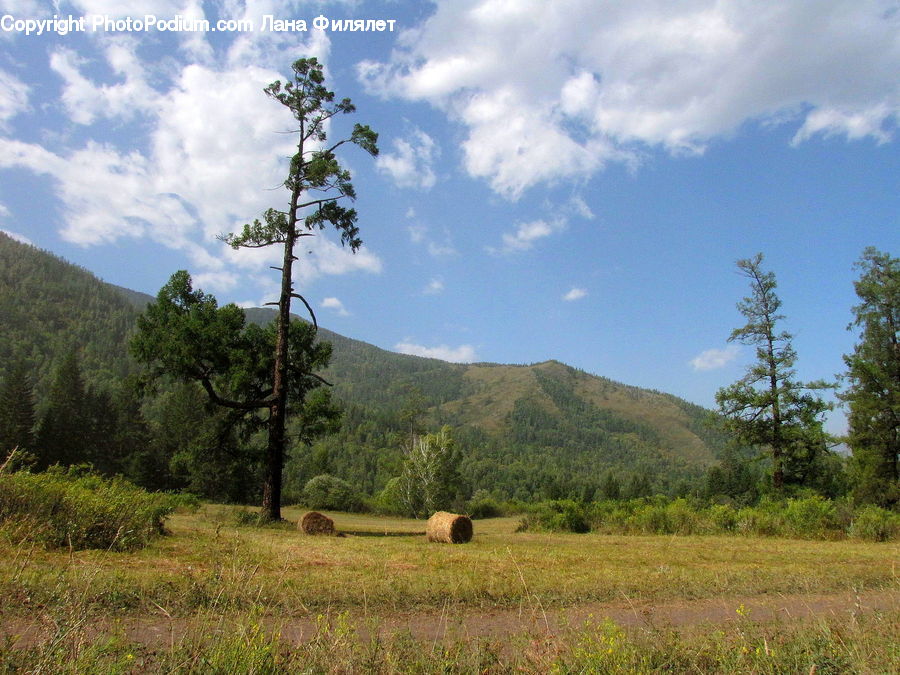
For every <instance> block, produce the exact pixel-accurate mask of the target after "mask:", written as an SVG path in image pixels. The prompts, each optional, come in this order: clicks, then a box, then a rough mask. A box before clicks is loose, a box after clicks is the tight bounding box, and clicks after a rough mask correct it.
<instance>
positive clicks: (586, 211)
mask: <svg viewBox="0 0 900 675" xmlns="http://www.w3.org/2000/svg"><path fill="white" fill-rule="evenodd" d="M569 210H570V211H571V212H572V213H574V214H575V215H578V216H581V217H582V218H584V219H585V220H593V219H594V217H595V216H594V212H593V211H591V207H590V206H588V205H587V202H586V201H584V199H583V198H582V197H581V196H580V195H575V196H573V197H572V198H571V199H570V200H569Z"/></svg>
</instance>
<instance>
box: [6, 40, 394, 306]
mask: <svg viewBox="0 0 900 675" xmlns="http://www.w3.org/2000/svg"><path fill="white" fill-rule="evenodd" d="M319 32H321V31H319ZM317 39H318V40H320V41H321V39H322V38H317ZM130 40H131V39H130V38H124V39H104V40H100V41H98V42H97V43H96V44H98V46H99V47H100V48H101V49H102V51H101V52H100V55H101V58H102V59H105V61H106V64H107V65H108V67H109V70H110V71H111V72H112V73H113V74H114V76H115V77H116V78H117V80H116V81H115V82H113V83H112V84H110V83H101V82H99V81H95V80H93V79H91V78H90V77H88V76H86V75H85V73H87V72H89V71H88V70H87V69H86V64H85V62H84V61H83V60H82V58H81V57H79V56H77V55H75V53H73V52H70V51H67V50H64V49H59V50H57V51H55V52H53V53H52V54H51V56H50V59H51V66H52V67H53V68H54V69H55V70H56V72H57V73H59V74H60V75H61V76H62V79H63V85H62V92H63V94H62V99H63V103H64V106H65V110H66V112H67V113H68V114H69V116H70V117H71V119H72V121H73V122H76V123H78V124H85V125H86V124H90V123H93V122H95V121H97V120H106V119H108V120H111V121H114V122H119V121H127V120H129V119H130V118H131V117H133V116H134V115H135V114H136V113H139V114H141V115H143V116H144V117H145V124H143V125H142V126H143V127H144V128H146V129H148V136H147V137H146V138H139V139H137V142H136V143H135V147H142V146H143V147H145V148H146V149H142V150H125V149H122V148H121V147H119V146H114V145H110V144H108V143H99V142H96V141H93V140H87V141H84V142H83V143H82V144H81V145H80V147H66V146H65V144H57V145H55V146H53V149H52V150H51V149H48V148H49V147H50V146H47V147H44V146H42V145H40V144H37V143H24V142H21V141H16V140H11V139H6V138H2V137H0V167H20V168H25V169H28V170H30V171H32V172H34V173H36V174H40V175H46V176H49V177H51V178H52V179H53V181H54V184H55V191H56V194H57V197H58V198H59V200H60V202H61V208H60V213H61V214H63V223H62V228H61V234H62V236H63V238H64V239H66V240H68V241H71V242H73V243H76V244H79V245H82V246H91V245H96V244H103V243H109V242H113V241H116V240H119V239H122V238H134V239H141V238H147V239H151V240H154V241H156V242H158V243H161V244H163V245H165V246H167V247H170V248H173V249H177V250H181V251H184V252H185V254H186V255H187V256H188V258H189V259H190V261H191V262H192V264H193V265H195V266H196V267H197V269H196V270H195V275H196V276H197V277H198V278H199V279H201V280H202V281H203V282H204V283H205V284H207V285H209V286H211V287H213V288H216V289H218V290H231V289H234V288H236V287H238V286H239V285H241V287H242V288H245V287H246V286H247V285H248V283H250V284H253V285H256V286H257V287H258V291H259V292H260V295H261V298H264V299H271V298H270V297H268V296H271V295H272V294H273V292H274V291H276V288H275V282H274V281H273V278H274V277H273V276H272V275H271V274H270V273H269V270H268V266H269V265H278V264H279V260H280V257H281V254H280V253H279V252H278V251H277V247H271V248H270V249H260V250H240V251H234V250H232V249H230V248H228V247H226V246H224V245H223V244H221V243H219V242H216V240H215V235H217V234H220V233H227V232H229V231H238V230H240V228H241V227H242V225H243V223H246V222H248V221H251V220H252V219H254V218H257V217H259V216H260V215H261V214H262V212H263V211H264V210H265V209H266V208H268V207H271V206H275V207H277V206H278V205H279V201H282V202H285V203H286V202H287V199H288V197H287V195H286V192H284V191H282V192H273V190H272V187H273V186H277V185H280V184H281V183H282V181H283V180H284V173H285V162H284V158H285V157H286V156H290V154H291V153H292V152H293V142H294V141H293V139H292V138H291V137H290V135H288V134H284V133H281V132H283V131H284V130H286V129H290V128H292V126H293V120H292V117H291V115H290V113H289V111H287V109H286V108H284V107H283V106H281V105H279V104H277V103H276V102H274V101H272V100H270V99H269V98H268V97H266V95H265V94H264V93H263V91H262V89H263V87H264V86H265V85H267V84H268V83H269V82H271V81H273V80H275V79H279V78H280V79H284V78H283V76H281V75H280V73H279V72H277V71H275V70H271V69H267V68H263V67H260V66H257V65H243V64H240V63H229V64H227V65H225V66H224V67H223V66H218V67H214V66H210V65H204V64H200V63H194V64H188V65H181V66H179V65H177V64H176V63H175V62H174V61H171V62H167V63H168V65H167V66H166V67H167V68H168V71H167V75H166V78H161V77H160V76H159V74H158V73H157V74H155V75H154V77H150V75H149V74H147V73H145V72H144V69H143V66H142V65H141V64H140V62H139V61H138V60H137V59H136V57H135V55H134V54H135V49H134V44H133V43H132V42H131V41H130ZM292 40H293V41H294V43H297V44H299V45H300V47H302V46H303V44H302V42H301V43H298V41H297V39H296V36H293V37H292ZM325 40H326V41H327V38H325ZM314 42H315V41H314V40H312V38H311V42H310V44H313V43H314ZM296 48H297V47H296V45H295V46H294V47H292V49H296ZM279 60H283V55H282V56H281V57H279ZM151 80H152V81H153V82H154V83H155V87H156V88H152V87H150V85H149V84H148V82H149V81H151ZM4 91H6V93H0V110H2V109H3V108H2V105H3V103H2V102H3V101H4V100H7V98H4V97H9V93H8V91H7V90H5V89H3V88H0V92H4ZM10 100H11V99H10ZM23 105H24V103H21V102H20V103H16V104H15V105H14V106H13V108H21V107H22V106H23ZM10 109H12V108H10ZM0 124H2V119H0ZM297 255H298V257H300V259H301V260H300V261H299V262H298V264H297V267H296V269H297V274H296V277H295V278H296V279H297V280H298V282H308V281H309V280H311V279H313V278H316V277H319V276H322V275H336V274H346V273H349V272H355V271H364V272H369V273H378V272H380V271H381V267H382V263H381V260H380V259H379V258H378V256H377V255H375V254H374V253H373V252H372V251H371V250H369V249H366V248H365V247H363V248H361V249H360V250H359V252H358V253H357V254H356V255H353V254H352V252H351V251H350V250H349V249H346V248H343V247H342V246H340V245H339V244H338V243H335V241H332V240H331V239H329V238H328V236H327V235H326V234H324V233H323V234H322V235H318V236H315V237H309V238H305V239H303V240H302V250H300V249H299V247H298V252H297ZM245 292H246V291H245Z"/></svg>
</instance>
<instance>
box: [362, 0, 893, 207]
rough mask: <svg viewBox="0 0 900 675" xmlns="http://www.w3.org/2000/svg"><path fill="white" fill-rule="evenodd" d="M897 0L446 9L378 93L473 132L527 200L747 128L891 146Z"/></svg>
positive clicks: (486, 2)
mask: <svg viewBox="0 0 900 675" xmlns="http://www.w3.org/2000/svg"><path fill="white" fill-rule="evenodd" d="M892 4H893V3H891V2H887V1H886V0H823V1H822V2H814V3H813V2H780V1H778V0H763V1H760V0H735V1H733V2H727V3H726V2H717V1H716V0H694V1H692V2H677V3H675V2H669V1H668V0H634V1H633V2H621V3H598V2H596V1H595V0H563V1H560V2H524V1H523V2H509V1H506V0H439V1H438V2H437V8H436V11H435V12H434V14H433V15H432V16H431V17H430V18H429V19H427V20H426V21H425V22H424V23H423V24H422V25H421V26H418V27H416V28H414V29H411V30H409V31H407V32H406V33H405V34H403V35H402V36H401V39H400V41H399V44H400V47H399V48H398V49H397V50H395V51H394V52H393V55H392V58H391V60H390V61H389V62H383V63H379V62H373V61H364V62H362V63H360V64H359V66H358V75H359V77H360V79H361V80H362V81H363V83H364V84H365V85H366V86H367V87H368V89H369V90H370V91H372V92H373V93H377V94H379V95H381V96H384V97H401V98H405V99H408V100H415V101H426V102H429V103H430V104H432V105H433V106H435V107H436V108H438V109H440V110H442V111H444V112H445V113H446V114H447V115H448V116H449V117H450V118H452V119H454V120H456V121H458V122H459V123H461V124H462V126H463V127H464V129H465V133H466V137H465V139H464V141H463V144H462V148H463V152H464V165H465V167H466V169H467V170H468V172H469V173H470V174H471V175H472V176H477V177H481V178H484V179H486V180H487V181H489V183H490V185H491V186H492V187H493V189H494V190H495V191H496V192H498V193H500V194H502V195H504V196H506V197H508V198H510V199H516V198H517V197H518V196H519V195H521V193H522V192H523V191H524V190H526V189H528V188H529V187H531V186H533V185H535V184H537V183H547V182H554V181H557V180H560V179H563V178H567V177H583V176H586V175H590V174H592V173H594V172H595V171H597V170H598V169H600V168H602V167H603V166H604V165H605V164H606V163H608V162H611V161H626V162H634V161H636V159H637V158H638V157H639V156H640V155H641V152H642V149H643V148H646V147H659V148H663V149H665V150H667V151H669V152H671V153H700V152H703V151H704V149H705V147H706V146H707V144H708V143H709V142H710V141H711V140H712V139H714V138H716V137H719V136H722V135H724V134H728V133H731V132H733V131H734V130H736V129H738V128H739V127H740V126H741V125H742V124H744V123H745V122H748V121H759V122H772V123H779V124H784V123H790V124H795V125H797V126H798V127H799V128H798V130H797V133H796V135H795V138H794V142H796V143H799V142H803V141H805V140H807V139H809V138H812V137H813V136H816V135H841V136H845V137H847V138H848V139H857V138H864V137H872V138H874V139H876V140H877V141H879V142H886V141H887V140H889V139H891V138H892V137H893V134H894V132H895V129H896V125H897V123H898V121H900V78H897V72H898V71H900V40H898V35H900V12H897V11H896V7H892Z"/></svg>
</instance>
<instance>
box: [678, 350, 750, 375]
mask: <svg viewBox="0 0 900 675" xmlns="http://www.w3.org/2000/svg"><path fill="white" fill-rule="evenodd" d="M740 351H741V350H740V348H739V347H738V346H737V345H729V346H728V347H726V348H725V349H707V350H706V351H705V352H702V353H701V354H699V355H698V356H695V357H694V358H693V359H691V361H690V364H691V366H692V367H693V368H694V370H697V371H704V370H716V369H718V368H724V367H725V366H727V365H728V364H729V363H731V362H732V361H734V360H735V359H736V358H737V356H738V354H739V353H740Z"/></svg>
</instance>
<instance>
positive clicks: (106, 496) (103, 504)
mask: <svg viewBox="0 0 900 675" xmlns="http://www.w3.org/2000/svg"><path fill="white" fill-rule="evenodd" d="M177 501H178V500H177V498H173V497H172V496H171V495H166V494H161V493H149V492H146V491H145V490H142V489H141V488H139V487H137V486H135V485H133V484H132V483H129V482H128V481H126V480H124V479H122V478H113V479H106V478H101V477H100V476H97V475H94V474H90V473H88V474H85V473H84V472H83V470H78V469H69V470H63V469H59V468H58V467H54V468H51V469H50V470H48V471H47V472H46V473H35V474H32V473H26V472H19V473H11V474H2V475H0V523H6V522H15V523H16V524H18V525H22V524H23V522H24V523H27V524H28V527H27V528H20V531H27V532H28V536H29V538H33V539H35V540H37V541H40V542H42V543H44V544H46V545H47V546H51V547H67V546H68V547H71V548H73V549H85V548H105V549H111V550H116V551H123V550H133V549H137V548H141V547H143V546H145V545H146V544H147V543H148V542H149V541H150V540H151V539H152V538H153V537H155V536H158V535H160V534H162V532H163V520H164V519H165V517H166V516H167V515H168V514H169V513H171V512H172V511H173V510H174V509H175V508H176V506H177V505H178V503H177Z"/></svg>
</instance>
